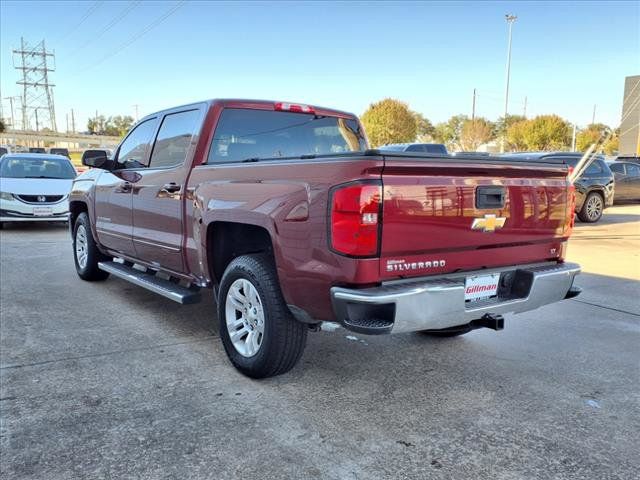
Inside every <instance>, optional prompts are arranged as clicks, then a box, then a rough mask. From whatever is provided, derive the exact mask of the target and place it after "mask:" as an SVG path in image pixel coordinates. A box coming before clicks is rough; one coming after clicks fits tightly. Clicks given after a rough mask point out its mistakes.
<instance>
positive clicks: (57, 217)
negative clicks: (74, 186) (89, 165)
mask: <svg viewBox="0 0 640 480" xmlns="http://www.w3.org/2000/svg"><path fill="white" fill-rule="evenodd" d="M75 177H76V171H75V169H74V168H73V165H72V164H71V162H70V161H69V159H68V158H67V157H63V156H62V155H49V154H39V153H10V154H5V155H3V156H2V158H1V159H0V228H1V226H2V225H3V224H4V223H5V222H42V221H49V222H61V221H67V220H68V219H69V192H70V190H71V182H72V181H73V179H74V178H75Z"/></svg>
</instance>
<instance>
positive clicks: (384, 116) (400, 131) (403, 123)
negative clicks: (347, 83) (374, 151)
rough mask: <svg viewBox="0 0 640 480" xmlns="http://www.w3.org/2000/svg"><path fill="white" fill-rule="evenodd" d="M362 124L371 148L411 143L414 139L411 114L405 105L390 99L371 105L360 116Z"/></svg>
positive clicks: (414, 127) (414, 122)
mask: <svg viewBox="0 0 640 480" xmlns="http://www.w3.org/2000/svg"><path fill="white" fill-rule="evenodd" d="M362 123H363V125H364V128H365V130H366V132H367V136H368V137H369V140H370V142H371V146H373V147H379V146H382V145H386V144H388V143H404V142H412V141H414V140H415V138H416V133H417V125H416V119H415V117H414V115H413V113H412V112H411V110H409V107H408V106H407V104H406V103H404V102H401V101H399V100H395V99H392V98H385V99H384V100H381V101H380V102H377V103H372V104H371V105H370V106H369V108H368V109H367V111H366V112H364V114H363V115H362Z"/></svg>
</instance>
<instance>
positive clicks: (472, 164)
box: [70, 100, 580, 378]
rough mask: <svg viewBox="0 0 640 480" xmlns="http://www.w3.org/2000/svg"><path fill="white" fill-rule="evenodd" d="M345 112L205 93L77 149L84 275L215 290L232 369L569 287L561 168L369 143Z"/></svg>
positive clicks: (506, 309)
mask: <svg viewBox="0 0 640 480" xmlns="http://www.w3.org/2000/svg"><path fill="white" fill-rule="evenodd" d="M368 148H369V147H368V144H367V139H366V136H365V133H364V131H363V129H362V126H361V125H360V123H359V121H358V119H357V117H356V116H354V115H352V114H349V113H344V112H340V111H336V110H329V109H325V108H319V107H311V106H308V105H299V104H288V103H278V102H275V103H274V102H266V101H253V100H212V101H207V102H202V103H197V104H193V105H186V106H183V107H178V108H173V109H170V110H165V111H162V112H158V113H155V114H153V115H149V116H147V117H146V118H144V119H142V120H141V121H140V122H138V123H137V124H136V125H135V126H134V127H133V128H132V130H131V131H130V132H129V133H128V135H127V136H126V137H125V138H124V140H123V141H122V143H121V144H120V146H119V147H118V149H117V150H116V151H115V153H114V154H113V156H112V157H109V158H108V157H107V156H106V154H105V152H104V151H87V152H85V154H84V156H83V163H84V164H85V165H87V166H90V167H94V168H91V169H90V170H89V171H87V172H86V173H84V174H82V175H80V176H79V177H77V178H76V180H75V182H74V184H73V187H72V192H71V195H70V212H71V219H70V226H71V232H72V236H73V246H74V254H75V256H74V258H75V265H76V269H77V272H78V275H79V276H80V277H81V278H83V279H85V280H103V279H105V278H106V277H107V276H108V275H109V274H112V275H114V276H117V277H120V278H123V279H125V280H128V281H130V282H133V283H135V284H137V285H140V286H142V287H145V288H147V289H149V290H152V291H154V292H156V293H159V294H161V295H164V296H165V297H168V298H170V299H172V300H175V301H177V302H181V303H191V302H195V301H199V299H200V291H201V289H202V288H213V291H214V296H215V299H216V302H217V318H218V322H219V331H220V336H221V338H222V341H223V344H224V347H225V350H226V352H227V354H228V355H229V358H230V359H231V361H232V363H233V364H234V365H235V366H236V367H237V368H238V369H239V370H240V371H242V372H243V373H245V374H247V375H249V376H252V377H256V378H259V377H267V376H271V375H277V374H279V373H283V372H286V371H287V370H289V369H290V368H292V367H293V366H294V365H295V364H296V362H297V360H298V359H299V358H300V356H301V354H302V351H303V349H304V345H305V342H306V336H307V333H308V331H309V330H312V331H313V330H317V329H318V327H319V325H320V323H321V322H323V321H330V322H339V323H340V324H341V325H343V326H344V327H345V328H347V329H349V330H353V331H356V332H360V333H365V334H381V333H396V332H412V331H421V332H426V333H428V334H432V335H439V336H452V335H459V334H461V333H466V332H468V331H470V330H472V329H473V328H479V327H490V328H494V329H496V330H498V329H500V328H502V326H503V318H502V316H501V314H504V313H510V312H523V311H527V310H532V309H535V308H538V307H541V306H543V305H546V304H549V303H552V302H556V301H558V300H562V299H564V298H570V297H572V296H575V295H577V294H578V293H579V289H578V288H577V287H574V286H573V281H574V277H575V276H576V274H578V273H579V271H580V268H579V266H578V265H575V264H570V263H565V262H564V261H563V258H564V255H565V250H566V245H567V240H568V237H569V235H570V233H571V230H572V227H573V211H574V206H573V202H574V193H573V190H572V189H573V186H572V185H571V183H570V182H569V181H568V180H567V169H566V167H565V165H563V164H556V163H541V162H535V163H529V162H527V161H524V160H518V159H513V160H507V161H505V159H504V157H503V158H500V159H499V160H496V159H493V158H492V157H488V156H483V157H478V158H473V157H463V158H456V157H450V156H444V155H441V156H438V155H429V154H426V155H425V154H414V153H406V152H387V151H377V150H369V149H368Z"/></svg>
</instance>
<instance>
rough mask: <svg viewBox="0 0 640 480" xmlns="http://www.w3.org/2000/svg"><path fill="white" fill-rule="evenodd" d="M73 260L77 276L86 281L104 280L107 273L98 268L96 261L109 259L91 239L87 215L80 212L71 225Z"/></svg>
mask: <svg viewBox="0 0 640 480" xmlns="http://www.w3.org/2000/svg"><path fill="white" fill-rule="evenodd" d="M73 260H74V262H75V264H76V272H77V273H78V276H79V277H80V278H81V279H83V280H87V281H95V280H104V279H106V278H107V277H108V276H109V274H108V273H107V272H105V271H103V270H100V269H99V268H98V262H104V261H107V260H110V258H109V257H107V256H106V255H104V254H103V253H102V252H100V250H98V247H97V246H96V242H95V240H94V239H93V234H92V233H91V226H90V224H89V216H88V215H87V214H86V213H85V212H82V213H81V214H80V215H78V219H77V220H76V223H75V225H74V226H73Z"/></svg>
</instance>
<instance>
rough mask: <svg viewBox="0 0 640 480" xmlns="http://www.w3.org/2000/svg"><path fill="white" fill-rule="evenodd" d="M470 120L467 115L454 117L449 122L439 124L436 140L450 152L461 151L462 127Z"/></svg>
mask: <svg viewBox="0 0 640 480" xmlns="http://www.w3.org/2000/svg"><path fill="white" fill-rule="evenodd" d="M467 120H469V117H467V116H466V115H454V116H453V117H451V118H450V119H449V120H447V121H446V122H443V123H439V124H437V125H436V127H435V135H434V138H435V140H436V141H437V142H439V143H444V144H445V145H446V146H447V148H448V149H450V150H460V149H461V148H462V146H461V145H460V137H461V136H462V126H463V125H464V122H465V121H467Z"/></svg>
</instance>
